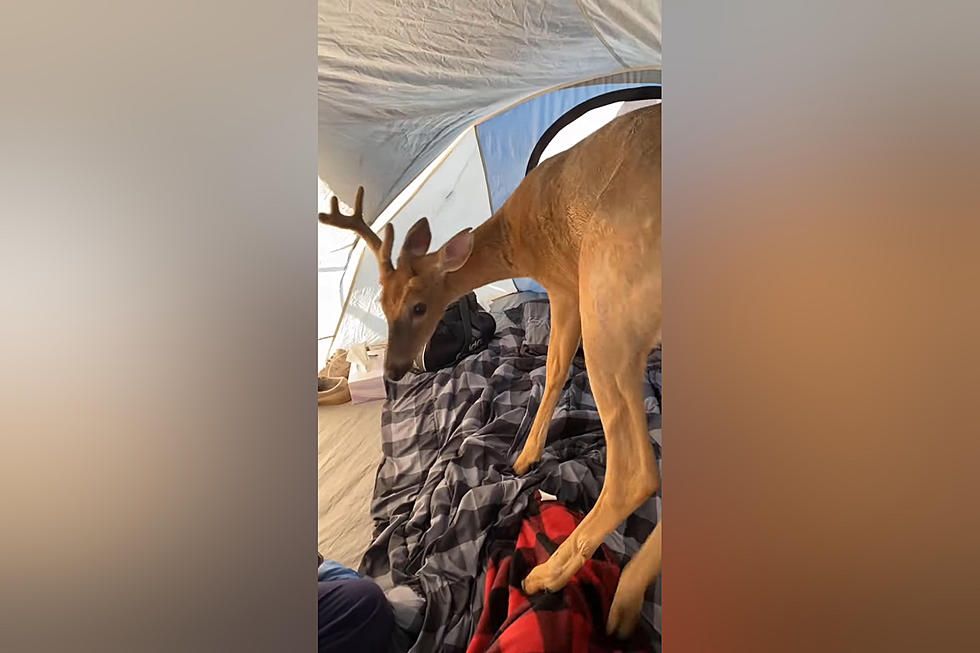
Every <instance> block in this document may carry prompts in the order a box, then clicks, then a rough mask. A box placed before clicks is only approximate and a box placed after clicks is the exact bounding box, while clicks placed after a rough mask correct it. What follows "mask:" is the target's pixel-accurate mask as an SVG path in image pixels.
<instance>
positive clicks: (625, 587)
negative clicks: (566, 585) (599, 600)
mask: <svg viewBox="0 0 980 653" xmlns="http://www.w3.org/2000/svg"><path fill="white" fill-rule="evenodd" d="M661 524H663V520H662V519H661V520H660V521H658V522H657V525H656V526H655V527H654V528H653V532H652V533H650V535H649V536H648V537H647V539H646V541H645V542H644V543H643V546H641V547H640V550H639V551H637V552H636V555H634V556H633V559H632V560H630V561H629V564H627V565H626V568H625V569H623V574H622V575H621V576H620V577H619V585H618V586H617V587H616V596H615V597H613V602H612V607H611V608H609V618H608V619H607V620H606V633H607V634H609V635H612V634H614V633H615V635H616V636H617V637H619V638H620V639H627V638H628V637H629V636H630V635H632V634H633V629H635V628H636V624H637V622H638V621H639V620H640V610H641V609H642V608H643V595H644V594H646V591H647V588H648V587H649V586H650V585H651V584H652V583H653V581H654V580H656V578H657V575H658V574H660V557H661V541H662V537H663V536H662V532H661Z"/></svg>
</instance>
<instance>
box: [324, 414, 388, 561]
mask: <svg viewBox="0 0 980 653" xmlns="http://www.w3.org/2000/svg"><path fill="white" fill-rule="evenodd" d="M382 405H384V402H383V401H370V402H367V403H363V404H351V403H346V404H341V405H339V406H320V407H319V408H318V409H317V413H318V415H317V431H318V436H317V449H318V455H317V477H318V478H317V546H318V550H319V551H320V554H321V555H322V556H323V557H324V558H326V559H328V560H333V561H335V562H339V563H340V564H342V565H345V566H347V567H351V568H353V569H357V566H358V564H359V563H360V561H361V555H362V554H363V553H364V549H366V548H367V546H368V545H369V544H370V543H371V535H372V530H373V524H372V522H371V512H370V511H371V495H372V493H373V492H374V479H375V475H376V474H377V471H378V464H379V463H380V462H381V407H382Z"/></svg>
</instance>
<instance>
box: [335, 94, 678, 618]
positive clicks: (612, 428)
mask: <svg viewBox="0 0 980 653" xmlns="http://www.w3.org/2000/svg"><path fill="white" fill-rule="evenodd" d="M660 113H661V107H660V105H659V104H658V105H654V106H651V107H646V108H643V109H638V110H636V111H633V112H630V113H628V114H626V115H625V116H620V117H618V118H616V119H615V120H613V121H612V122H610V123H609V124H607V125H606V126H605V127H603V128H602V129H600V130H598V131H596V132H595V133H593V134H591V135H590V136H588V137H587V138H585V139H584V140H583V141H581V142H580V143H579V144H577V145H576V146H575V147H573V148H571V149H569V150H567V151H565V152H563V153H561V154H558V155H556V156H554V157H552V158H550V159H547V160H545V161H544V162H542V163H541V164H540V165H539V166H538V167H537V168H535V169H534V170H533V171H532V172H531V173H530V174H528V176H527V177H526V178H525V179H524V180H523V181H522V182H521V184H520V186H518V188H517V189H516V190H515V191H514V193H513V194H512V195H511V197H510V198H509V199H508V200H507V201H506V202H505V203H504V205H503V206H502V207H501V208H500V210H498V211H497V212H496V213H495V214H494V215H493V216H491V217H490V219H489V220H487V221H486V222H484V223H483V224H482V225H480V226H479V227H477V228H476V229H475V230H474V231H472V232H470V231H469V230H466V231H462V232H460V233H458V234H456V235H455V236H453V238H451V239H450V240H449V241H448V242H447V243H446V244H445V245H443V246H442V247H441V248H440V249H439V250H437V251H435V252H433V253H431V254H427V253H425V252H427V251H428V246H429V239H430V237H429V228H428V223H427V222H425V219H424V218H423V219H422V220H420V221H419V222H418V223H416V225H415V226H413V227H412V229H411V230H410V231H409V234H408V235H406V243H405V245H404V246H403V248H402V252H401V255H400V256H399V259H398V266H397V268H395V267H393V266H391V261H390V259H391V238H392V233H391V226H390V225H388V226H387V228H386V232H385V239H384V242H382V241H381V240H380V239H378V237H377V236H376V235H374V234H373V233H372V232H370V229H367V232H366V233H365V232H364V229H365V228H366V226H364V227H363V228H362V227H361V226H360V225H364V223H363V221H360V192H361V191H360V190H359V195H358V201H357V202H356V208H355V216H354V218H357V221H359V222H360V225H357V224H356V223H355V222H354V220H353V219H352V218H351V217H348V216H342V215H340V214H339V212H337V211H332V213H331V214H320V219H321V220H322V221H324V222H325V223H327V224H334V225H336V226H343V227H346V228H350V229H355V230H357V231H358V233H361V234H362V235H363V236H364V237H365V239H366V240H367V241H368V244H369V246H371V247H372V249H374V251H375V253H376V254H377V255H378V258H379V265H380V266H381V272H382V276H381V284H382V295H381V305H382V308H383V310H384V313H385V316H386V318H387V320H388V327H389V340H388V352H387V360H386V367H387V371H388V373H389V375H390V376H392V377H393V378H400V377H401V376H402V375H403V374H404V373H405V372H406V371H407V370H408V368H409V366H410V364H411V361H412V359H413V358H414V357H415V355H416V354H417V353H418V352H419V351H420V350H421V348H422V347H423V345H424V344H425V342H427V341H428V339H429V338H430V337H431V335H432V333H433V331H434V330H435V326H436V324H437V323H438V321H439V317H440V316H441V314H442V309H444V308H445V307H446V306H447V305H448V304H449V303H450V302H451V301H453V300H454V299H456V298H458V297H460V296H461V295H463V294H465V293H466V292H469V291H470V290H472V289H474V288H478V287H480V286H482V285H484V284H487V283H491V282H493V281H498V280H500V279H507V278H512V277H533V278H534V279H536V280H537V281H538V282H540V283H541V285H543V286H544V287H545V289H546V290H547V291H548V296H549V299H550V302H551V313H552V317H551V342H550V345H549V347H548V357H547V369H546V382H545V389H544V395H543V397H542V400H541V405H540V407H539V408H538V412H537V414H536V415H535V418H534V422H533V424H532V426H531V431H530V433H529V435H528V438H527V441H526V442H525V444H524V449H523V451H522V452H521V454H520V456H519V457H518V458H517V460H516V461H515V463H514V470H515V472H517V473H518V474H523V473H525V472H526V471H527V470H528V469H529V468H530V466H531V465H533V464H534V463H536V462H537V461H538V460H539V459H540V456H541V451H542V449H543V447H544V441H545V436H546V433H547V428H548V424H549V422H550V421H551V416H552V414H553V412H554V408H555V404H556V403H557V401H558V396H559V395H560V393H561V389H562V386H563V385H564V383H565V380H566V378H567V376H568V367H569V364H570V362H571V359H572V357H573V355H574V353H575V350H576V349H577V348H578V343H579V340H580V339H581V340H582V342H583V345H584V350H585V357H586V368H587V370H588V374H589V379H590V382H591V386H592V389H593V393H594V394H595V399H596V405H597V407H598V409H599V417H600V419H601V420H602V424H603V428H604V431H605V437H606V477H605V483H604V485H603V488H602V492H601V493H600V495H599V499H598V501H597V502H596V504H595V506H594V507H593V509H592V510H591V511H590V512H589V514H588V515H587V516H586V517H585V519H584V520H583V521H582V522H581V523H580V524H579V525H578V527H577V528H576V529H575V530H574V531H573V532H572V534H571V536H569V538H568V539H567V540H566V541H565V542H563V543H562V545H561V546H559V547H558V549H557V550H556V551H555V552H554V554H552V556H551V557H550V558H549V560H548V561H547V562H545V563H544V564H542V565H539V566H538V567H536V568H534V569H533V570H532V571H531V573H530V574H529V575H528V576H527V578H526V579H525V581H524V589H525V591H527V592H528V593H529V594H533V593H535V592H538V591H541V590H550V591H557V590H559V589H561V588H562V587H564V586H565V584H566V583H567V582H568V580H569V579H570V578H571V576H572V575H573V574H574V573H575V572H576V571H577V570H578V569H579V568H580V567H581V566H582V564H583V563H584V562H585V560H587V559H588V558H589V557H590V556H591V555H592V553H593V552H594V551H595V549H596V548H597V547H598V546H599V544H600V543H601V542H602V540H603V539H604V538H605V536H606V535H608V534H609V533H610V532H611V531H612V530H614V529H615V528H616V527H617V526H618V525H619V524H620V523H621V522H622V521H623V520H624V519H626V517H628V516H629V515H630V513H632V512H633V511H634V510H635V509H636V508H638V507H639V506H640V505H641V504H642V503H643V502H644V501H646V500H647V499H648V498H649V497H650V496H651V495H652V494H653V493H655V492H656V491H657V489H658V487H659V483H660V478H659V474H658V472H657V467H656V460H655V457H654V453H653V448H652V446H651V444H650V439H649V434H648V433H647V427H646V414H645V411H644V408H643V395H642V379H643V374H644V370H645V366H646V359H647V356H648V355H649V353H650V351H651V350H652V349H653V348H654V347H656V346H657V345H658V344H659V343H660V340H661V265H660V255H661V252H660V248H661V234H660V190H661V184H660ZM372 236H373V239H372ZM417 305H421V306H424V307H425V310H424V312H422V313H421V314H420V313H419V312H418V310H417V309H416V306H417ZM661 523H662V520H661ZM661 523H658V524H657V526H656V528H655V529H654V532H653V533H652V534H651V536H650V537H649V538H648V539H647V541H646V542H645V543H644V545H643V547H642V548H641V549H640V551H639V552H638V553H637V554H636V556H634V558H633V560H632V561H631V562H630V564H629V565H627V567H626V569H625V570H624V571H623V575H622V577H621V579H620V583H619V587H618V588H617V590H616V596H615V599H614V601H613V605H612V608H611V610H610V613H609V617H608V619H607V629H608V631H609V632H611V633H612V632H615V633H616V634H618V635H620V636H624V637H625V636H626V635H628V634H629V633H630V632H631V631H632V630H633V628H634V627H635V625H636V621H637V619H638V616H639V612H640V607H641V606H642V602H643V593H644V591H645V589H646V587H647V586H648V585H649V584H650V583H651V582H653V580H654V579H655V578H656V576H657V574H658V573H659V572H660V556H661V544H660V543H661Z"/></svg>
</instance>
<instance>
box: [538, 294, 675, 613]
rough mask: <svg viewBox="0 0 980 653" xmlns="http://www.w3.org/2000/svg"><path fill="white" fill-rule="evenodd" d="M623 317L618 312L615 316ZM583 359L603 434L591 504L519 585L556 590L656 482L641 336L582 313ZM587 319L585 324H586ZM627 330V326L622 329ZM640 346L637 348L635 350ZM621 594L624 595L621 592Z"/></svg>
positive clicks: (645, 497)
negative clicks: (602, 465)
mask: <svg viewBox="0 0 980 653" xmlns="http://www.w3.org/2000/svg"><path fill="white" fill-rule="evenodd" d="M620 318H622V319H624V320H628V318H626V317H625V316H623V315H622V314H619V315H617V316H616V319H620ZM582 320H583V337H584V340H585V364H586V367H587V369H588V372H589V381H590V384H591V386H592V392H593V395H594V396H595V400H596V406H597V408H598V409H599V417H600V419H601V420H602V426H603V430H604V431H605V438H606V476H605V480H604V482H603V486H602V491H601V492H600V493H599V499H598V500H597V501H596V504H595V506H593V508H592V510H591V511H590V512H589V514H588V515H586V517H585V519H583V520H582V521H581V522H580V523H579V525H578V526H577V527H576V528H575V530H573V531H572V533H571V534H570V535H569V536H568V539H566V540H565V541H564V542H562V543H561V545H560V546H559V547H558V549H556V550H555V552H554V553H553V554H552V555H551V557H550V558H549V559H548V561H547V562H545V563H543V564H541V565H538V566H537V567H535V568H534V569H532V570H531V573H530V574H528V576H527V578H526V579H525V580H524V591H525V592H527V593H528V594H534V593H536V592H539V591H541V590H548V591H552V592H554V591H558V590H560V589H561V588H563V587H564V586H565V584H566V583H567V582H568V581H569V579H570V578H571V577H572V576H573V575H574V574H575V572H576V571H578V570H579V568H581V566H582V565H583V564H584V563H585V561H586V560H588V559H589V558H590V557H592V554H593V553H594V552H595V550H596V549H597V548H598V547H599V544H601V543H602V540H603V539H605V537H606V536H607V535H608V534H609V533H611V532H612V531H613V530H614V529H615V528H616V527H617V526H618V525H619V524H620V523H622V522H623V520H625V519H626V518H627V517H628V516H629V515H630V514H631V513H632V512H633V511H634V510H636V509H637V508H638V507H639V506H640V505H641V504H642V503H643V502H644V501H646V500H647V499H648V498H649V497H650V496H651V495H652V494H653V493H654V492H656V491H657V488H658V487H659V484H660V476H659V474H658V472H657V463H656V458H655V456H654V452H653V446H652V445H651V443H650V436H649V433H648V431H647V418H646V412H645V410H644V407H643V373H644V370H645V367H646V358H647V354H648V351H649V349H648V348H645V345H644V342H643V340H641V346H640V347H639V348H638V347H637V344H636V341H630V340H629V338H627V337H623V336H625V335H626V334H623V333H620V332H619V331H620V330H618V329H613V330H612V332H610V330H603V329H601V328H599V326H598V324H596V322H600V323H601V322H602V320H595V319H592V317H591V316H589V315H588V314H586V313H583V315H582ZM590 322H591V324H590ZM627 330H628V329H627ZM638 349H641V350H642V351H639V350H638ZM624 596H625V595H624Z"/></svg>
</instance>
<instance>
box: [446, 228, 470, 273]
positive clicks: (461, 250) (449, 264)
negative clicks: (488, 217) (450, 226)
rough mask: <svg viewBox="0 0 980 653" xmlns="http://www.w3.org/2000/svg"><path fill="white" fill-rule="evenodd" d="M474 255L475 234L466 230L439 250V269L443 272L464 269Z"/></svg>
mask: <svg viewBox="0 0 980 653" xmlns="http://www.w3.org/2000/svg"><path fill="white" fill-rule="evenodd" d="M472 253H473V232H472V231H470V230H469V229H464V230H463V231H461V232H459V233H458V234H456V235H455V236H453V237H452V238H450V239H449V240H448V241H447V242H446V244H445V245H443V246H442V248H441V249H440V250H439V267H440V268H442V271H443V272H455V271H456V270H458V269H460V268H461V267H463V265H465V264H466V261H467V260H469V258H470V254H472Z"/></svg>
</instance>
